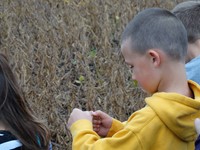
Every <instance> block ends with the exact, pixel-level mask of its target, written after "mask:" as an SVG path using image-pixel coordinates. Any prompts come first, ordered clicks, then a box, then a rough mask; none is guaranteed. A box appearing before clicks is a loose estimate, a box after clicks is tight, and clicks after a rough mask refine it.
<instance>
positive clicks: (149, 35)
mask: <svg viewBox="0 0 200 150" xmlns="http://www.w3.org/2000/svg"><path fill="white" fill-rule="evenodd" d="M127 39H130V40H131V48H132V50H135V51H137V52H139V53H141V54H144V53H145V52H146V51H147V50H149V49H153V48H157V49H161V50H163V51H164V52H165V53H166V54H167V55H168V56H170V58H172V59H173V60H181V61H185V55H186V53H187V33H186V30H185V28H184V26H183V24H182V23H181V21H180V20H179V19H178V18H177V17H176V16H175V15H174V14H172V13H171V12H170V11H168V10H165V9H161V8H149V9H146V10H144V11H142V12H140V13H139V14H137V15H136V16H135V17H134V19H133V20H132V21H131V22H130V23H129V24H128V25H127V27H126V28H125V30H124V32H123V34H122V42H123V41H125V40H127Z"/></svg>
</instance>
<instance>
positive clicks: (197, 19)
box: [172, 1, 200, 43]
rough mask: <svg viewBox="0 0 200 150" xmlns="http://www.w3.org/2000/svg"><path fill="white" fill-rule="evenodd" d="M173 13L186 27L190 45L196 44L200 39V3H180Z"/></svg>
mask: <svg viewBox="0 0 200 150" xmlns="http://www.w3.org/2000/svg"><path fill="white" fill-rule="evenodd" d="M172 12H173V13H174V14H175V15H176V16H177V17H178V18H179V19H180V20H181V21H182V23H183V25H184V26H185V28H186V30H187V34H188V42H189V43H194V42H195V41H196V40H198V39H200V2H197V1H187V2H183V3H180V4H178V5H177V6H176V7H175V8H174V9H173V10H172Z"/></svg>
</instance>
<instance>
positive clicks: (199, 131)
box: [194, 118, 200, 135]
mask: <svg viewBox="0 0 200 150" xmlns="http://www.w3.org/2000/svg"><path fill="white" fill-rule="evenodd" d="M194 124H195V128H196V131H197V134H198V135H199V134H200V119H199V118H196V119H195V121H194Z"/></svg>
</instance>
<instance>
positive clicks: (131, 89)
mask: <svg viewBox="0 0 200 150" xmlns="http://www.w3.org/2000/svg"><path fill="white" fill-rule="evenodd" d="M178 2H180V1H176V0H169V1H165V0H126V1H124V0H112V1H103V0H14V1H12V0H1V4H0V26H1V30H0V52H3V53H5V54H6V55H7V56H8V58H9V60H10V63H11V66H12V68H13V70H14V71H15V72H16V74H17V76H18V78H19V81H20V85H21V86H22V87H23V91H24V95H25V96H26V97H27V100H28V102H29V105H30V106H31V107H32V109H33V110H34V112H35V115H36V116H37V117H38V118H40V119H41V120H44V123H45V124H46V125H47V126H48V127H49V128H50V130H51V134H52V143H53V149H55V150H70V149H71V142H72V141H71V136H70V133H69V131H68V130H67V128H66V124H67V120H68V117H69V114H70V112H71V111H72V109H73V108H75V107H77V108H81V109H83V110H98V109H101V110H103V111H105V112H107V113H108V114H110V115H111V116H113V117H115V118H117V119H120V120H122V121H124V120H126V119H127V118H128V116H129V115H130V114H131V113H132V112H134V111H136V110H138V109H140V108H141V107H143V106H144V101H143V100H144V98H145V97H146V96H147V95H146V94H145V93H144V92H143V91H142V90H141V89H140V88H139V87H137V86H136V85H135V83H134V82H133V81H132V80H131V76H130V74H129V72H128V68H127V67H126V66H125V64H124V63H123V59H122V57H121V54H120V52H119V49H120V35H121V32H122V31H123V29H124V27H125V25H126V24H127V23H128V21H129V20H130V19H131V18H132V17H133V16H134V15H135V14H136V13H137V12H138V11H140V10H142V9H144V8H147V7H163V8H168V9H171V8H172V7H173V6H174V5H175V4H176V3H178Z"/></svg>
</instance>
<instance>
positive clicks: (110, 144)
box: [70, 120, 141, 150]
mask: <svg viewBox="0 0 200 150" xmlns="http://www.w3.org/2000/svg"><path fill="white" fill-rule="evenodd" d="M118 123H119V122H118ZM70 131H71V133H72V136H73V144H72V149H74V150H105V149H106V150H122V149H137V150H141V145H140V143H141V142H140V141H139V140H138V137H137V135H135V134H134V133H133V132H131V131H130V130H128V129H126V128H123V129H121V130H120V131H119V132H117V133H116V134H114V135H113V136H112V137H107V138H100V137H99V136H98V135H97V134H96V133H95V132H94V131H93V129H92V123H91V122H90V121H88V120H78V121H76V122H75V123H74V124H72V126H71V128H70Z"/></svg>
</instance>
